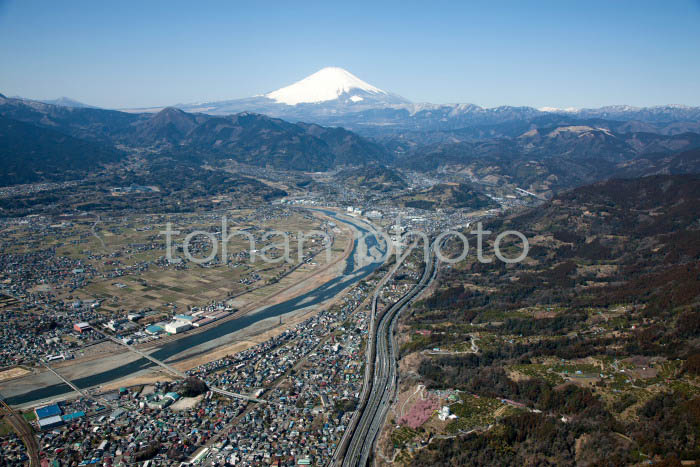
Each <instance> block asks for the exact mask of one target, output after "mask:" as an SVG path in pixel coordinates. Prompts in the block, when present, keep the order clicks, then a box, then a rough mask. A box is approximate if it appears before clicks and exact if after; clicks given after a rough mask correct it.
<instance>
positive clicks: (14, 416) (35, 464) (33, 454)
mask: <svg viewBox="0 0 700 467" xmlns="http://www.w3.org/2000/svg"><path fill="white" fill-rule="evenodd" d="M0 413H2V415H5V416H6V417H7V421H8V422H9V423H10V425H12V428H13V429H14V430H15V432H16V433H17V436H19V437H20V439H21V440H22V442H23V443H24V446H25V447H26V448H27V455H28V456H29V465H30V467H39V444H38V443H37V442H36V438H35V437H34V430H33V429H32V426H31V425H30V424H29V422H27V420H25V419H24V417H23V416H21V415H20V414H18V413H17V412H15V411H14V410H13V409H12V407H10V406H9V405H7V404H6V403H5V401H4V400H2V398H0Z"/></svg>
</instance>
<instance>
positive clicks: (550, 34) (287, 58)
mask: <svg viewBox="0 0 700 467" xmlns="http://www.w3.org/2000/svg"><path fill="white" fill-rule="evenodd" d="M107 3H108V2H101V1H94V0H93V1H69V0H66V1H55V0H51V1H34V0H21V1H20V0H14V1H13V0H0V92H1V93H3V94H6V95H21V96H24V97H30V98H55V97H59V96H69V97H72V98H75V99H78V100H80V101H83V102H86V103H89V104H93V105H99V106H104V107H112V108H121V107H141V106H161V105H168V104H175V103H181V102H196V101H204V100H220V99H230V98H239V97H248V96H251V95H255V94H261V93H264V92H268V91H272V90H274V89H276V88H279V87H281V86H284V85H287V84H290V83H292V82H293V81H296V80H298V79H301V78H303V77H304V76H306V75H309V74H311V73H313V72H315V71H317V70H318V69H320V68H322V67H324V66H340V67H343V68H346V69H347V70H349V71H350V72H352V73H354V74H355V75H357V76H358V77H360V78H362V79H364V80H365V81H367V82H369V83H371V84H373V85H375V86H378V87H380V88H383V89H385V90H387V91H391V92H395V93H397V94H400V95H402V96H404V97H406V98H408V99H411V100H413V101H415V102H435V103H448V102H470V103H475V104H479V105H482V106H487V107H492V106H497V105H503V104H508V105H531V106H535V107H541V106H554V107H568V106H574V107H597V106H601V105H608V104H631V105H657V104H687V105H700V0H677V1H673V0H670V1H642V0H635V1H617V0H608V1H600V2H598V1H580V2H574V1H566V0H559V1H552V2H536V1H532V2H530V1H514V2H494V1H492V2H487V1H484V2H474V3H472V2H469V3H467V2H457V1H450V2H440V1H430V2H428V1H425V2H408V1H402V2H395V3H393V2H385V1H377V0H375V1H371V2H362V1H353V2H345V3H343V4H340V3H339V2H330V1H324V2H309V1H303V2H279V3H277V2H272V1H266V2H246V3H241V4H237V3H236V2H230V1H221V2H193V1H189V2H178V1H175V0H168V1H164V2H157V1H150V0H141V1H135V2H132V1H127V0H119V1H114V2H110V3H112V5H111V6H105V5H107ZM200 3H202V5H200Z"/></svg>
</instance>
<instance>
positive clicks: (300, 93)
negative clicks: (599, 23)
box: [141, 67, 700, 136]
mask: <svg viewBox="0 0 700 467" xmlns="http://www.w3.org/2000/svg"><path fill="white" fill-rule="evenodd" d="M175 107H177V108H180V109H182V110H185V111H187V112H201V113H207V114H211V115H227V114H232V113H239V112H244V111H249V112H257V113H262V114H265V115H268V116H272V117H277V118H283V119H286V120H290V121H305V122H314V123H317V124H321V125H326V126H342V127H344V128H348V129H351V130H353V131H357V132H359V133H361V134H363V135H370V136H374V135H376V134H386V133H388V132H396V131H450V130H456V129H461V128H465V127H473V126H481V125H497V124H503V123H508V122H519V121H528V120H530V119H534V118H537V117H546V116H548V115H552V114H560V115H563V116H568V117H575V118H579V119H595V118H599V119H606V120H619V121H634V122H640V123H641V124H644V123H647V124H652V126H655V125H668V124H671V123H676V122H691V123H692V122H699V121H700V107H689V106H683V105H664V106H655V107H632V106H627V105H615V106H606V107H601V108H598V109H556V108H541V109H536V108H534V107H527V106H524V107H523V106H521V107H515V106H500V107H494V108H484V107H480V106H478V105H475V104H430V103H413V102H411V101H410V100H408V99H405V98H404V97H401V96H399V95H397V94H393V93H391V92H388V91H386V90H384V89H381V88H379V87H377V86H374V85H372V84H369V83H367V82H365V81H363V80H361V79H360V78H358V77H356V76H355V75H353V74H352V73H350V72H349V71H347V70H344V69H342V68H338V67H327V68H323V69H321V70H319V71H317V72H316V73H313V74H311V75H309V76H307V77H306V78H304V79H302V80H299V81H297V82H295V83H293V84H291V85H289V86H284V87H282V88H280V89H277V90H275V91H272V92H268V93H265V94H261V95H258V96H253V97H249V98H243V99H231V100H223V101H213V102H203V103H194V104H177V105H175ZM141 110H142V111H151V112H154V111H159V110H160V108H158V109H154V108H151V109H141Z"/></svg>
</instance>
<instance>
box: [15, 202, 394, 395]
mask: <svg viewBox="0 0 700 467" xmlns="http://www.w3.org/2000/svg"><path fill="white" fill-rule="evenodd" d="M317 211H320V212H322V213H323V214H325V215H327V216H329V217H332V218H334V219H335V220H337V221H338V222H343V223H345V224H348V225H352V226H353V227H354V228H355V229H357V230H358V231H359V232H360V233H361V234H362V235H363V236H362V237H361V238H364V241H365V244H366V247H367V248H366V249H365V248H363V249H362V250H363V251H369V250H370V249H371V248H373V247H374V248H375V250H378V252H379V254H381V255H383V254H384V250H382V249H381V248H380V245H379V243H378V242H377V239H376V238H375V237H374V236H373V235H371V234H370V235H366V234H367V233H368V232H369V230H368V229H365V228H364V227H362V226H361V225H360V224H359V223H357V222H353V221H351V220H349V219H343V218H340V217H338V216H337V215H336V213H335V212H333V211H328V210H322V209H317ZM365 235H366V236H365ZM357 253H358V239H355V241H354V245H353V249H352V252H351V253H350V255H349V256H348V258H347V260H346V262H345V268H344V270H343V273H342V274H340V275H338V276H337V277H335V278H334V279H331V280H330V281H328V282H326V283H324V284H322V285H320V286H319V287H317V288H315V289H313V290H311V291H309V292H306V293H304V294H302V295H299V296H297V297H294V298H291V299H289V300H286V301H284V302H281V303H278V304H276V305H272V306H268V307H266V308H263V309H261V310H257V311H255V312H252V313H249V314H247V315H245V316H242V317H240V318H237V319H232V320H229V321H224V322H222V323H220V324H219V325H214V326H211V327H210V328H208V329H205V330H204V331H202V332H198V333H193V334H190V335H187V334H186V335H184V336H183V337H181V338H180V339H176V340H173V341H171V342H167V343H165V344H163V346H161V347H159V348H158V349H157V350H156V351H154V352H153V353H151V354H150V355H151V356H153V357H154V358H156V359H158V360H161V361H166V360H168V359H170V358H171V357H174V356H176V355H178V354H181V353H183V352H186V351H188V350H191V349H193V348H195V347H197V346H200V345H202V344H206V343H207V342H209V341H212V340H215V339H218V338H221V337H224V336H226V335H228V334H231V333H234V332H236V331H240V330H242V329H245V328H247V327H248V326H251V325H253V324H255V323H257V322H259V321H262V320H265V319H268V318H274V317H277V316H281V315H284V314H287V313H290V312H293V311H296V310H300V309H302V308H307V307H309V306H314V305H318V304H320V303H323V302H325V301H326V300H329V299H331V298H333V297H335V296H336V295H337V294H338V293H340V292H341V291H342V290H344V289H345V288H347V287H348V286H350V285H352V284H354V283H356V282H358V281H360V280H362V279H364V278H365V277H367V276H369V275H370V274H371V273H372V272H373V271H374V270H376V269H377V268H378V267H379V266H381V264H382V262H381V261H377V260H376V258H372V259H371V260H370V262H369V263H368V264H366V265H364V266H358V265H357V264H356V261H355V258H356V254H357ZM172 361H177V360H171V362H172ZM154 365H155V364H154V363H153V362H151V361H149V360H147V359H145V358H140V359H138V360H135V361H133V362H131V363H128V364H124V365H121V366H118V367H116V368H112V369H110V370H108V371H104V372H101V373H96V374H92V375H90V376H88V377H83V378H77V379H75V380H72V383H73V384H75V385H76V386H77V387H79V388H81V389H83V388H88V387H91V386H96V385H100V384H105V383H109V382H112V381H115V380H117V379H121V378H124V377H127V376H130V375H134V374H135V373H138V372H141V371H143V370H145V369H147V368H149V367H151V366H154ZM70 392H72V389H71V388H70V387H68V385H66V384H64V383H60V384H55V385H50V386H44V387H41V388H38V389H35V390H32V391H29V392H25V393H22V394H17V395H13V396H11V397H8V398H7V399H5V400H6V402H7V403H8V404H11V405H19V404H26V403H29V402H33V401H38V400H41V399H46V398H51V397H57V396H60V395H63V394H67V393H70Z"/></svg>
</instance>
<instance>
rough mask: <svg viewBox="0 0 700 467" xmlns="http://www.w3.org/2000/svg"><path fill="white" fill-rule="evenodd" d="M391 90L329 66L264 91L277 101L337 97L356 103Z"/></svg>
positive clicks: (292, 102) (312, 101)
mask: <svg viewBox="0 0 700 467" xmlns="http://www.w3.org/2000/svg"><path fill="white" fill-rule="evenodd" d="M386 96H389V93H388V92H386V91H383V90H381V89H379V88H377V87H375V86H372V85H371V84H369V83H366V82H364V81H362V80H361V79H360V78H358V77H357V76H355V75H353V74H352V73H350V72H349V71H347V70H344V69H342V68H338V67H327V68H323V69H322V70H319V71H317V72H316V73H314V74H312V75H310V76H307V77H306V78H304V79H302V80H300V81H297V82H296V83H294V84H291V85H289V86H285V87H283V88H280V89H278V90H277V91H273V92H270V93H268V94H265V97H267V98H268V99H272V100H274V101H275V102H277V103H278V104H287V105H297V104H318V103H320V102H327V101H332V100H335V99H338V100H346V101H350V102H353V103H357V102H362V101H364V100H365V99H366V98H376V97H382V98H384V97H386Z"/></svg>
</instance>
